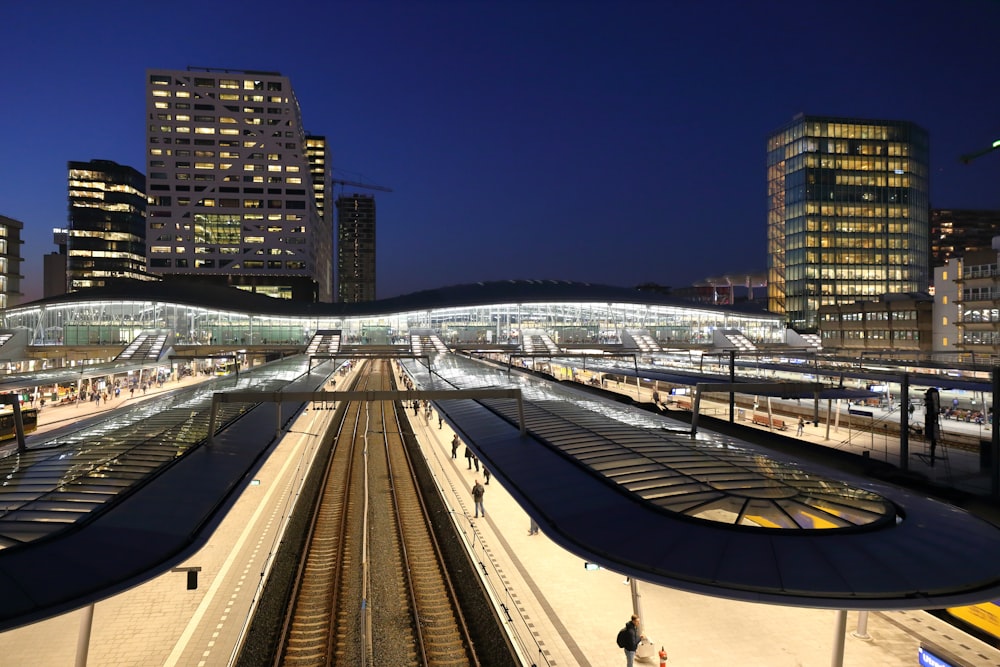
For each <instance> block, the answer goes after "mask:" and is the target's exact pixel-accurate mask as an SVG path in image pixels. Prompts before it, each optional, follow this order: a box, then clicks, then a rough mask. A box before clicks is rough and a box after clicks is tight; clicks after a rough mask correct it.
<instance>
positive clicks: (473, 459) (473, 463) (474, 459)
mask: <svg viewBox="0 0 1000 667" xmlns="http://www.w3.org/2000/svg"><path fill="white" fill-rule="evenodd" d="M472 465H474V466H476V472H479V457H478V456H476V455H475V454H473V455H472Z"/></svg>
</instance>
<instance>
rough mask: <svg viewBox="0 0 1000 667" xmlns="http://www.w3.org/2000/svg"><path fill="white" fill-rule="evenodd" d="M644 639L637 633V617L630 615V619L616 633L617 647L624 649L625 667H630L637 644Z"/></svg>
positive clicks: (643, 636)
mask: <svg viewBox="0 0 1000 667" xmlns="http://www.w3.org/2000/svg"><path fill="white" fill-rule="evenodd" d="M645 638H646V637H645V635H643V634H641V633H640V632H639V617H638V616H636V615H635V614H632V619H631V620H630V621H629V622H628V623H626V624H625V627H624V628H622V629H621V630H619V632H618V646H620V647H621V648H623V649H625V667H632V662H633V661H634V660H635V651H636V649H637V648H639V642H641V641H642V640H643V639H645Z"/></svg>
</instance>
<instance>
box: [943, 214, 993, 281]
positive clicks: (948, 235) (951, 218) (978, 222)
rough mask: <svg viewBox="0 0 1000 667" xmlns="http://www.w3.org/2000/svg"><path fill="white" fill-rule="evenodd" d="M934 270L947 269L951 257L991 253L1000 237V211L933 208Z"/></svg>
mask: <svg viewBox="0 0 1000 667" xmlns="http://www.w3.org/2000/svg"><path fill="white" fill-rule="evenodd" d="M930 224H931V267H932V268H933V267H938V266H945V265H946V264H947V263H948V260H949V259H951V258H952V257H964V256H965V255H966V253H970V252H978V251H980V250H990V249H991V248H992V247H993V245H992V244H993V237H995V236H996V235H997V234H1000V211H989V210H972V209H943V208H935V209H931V217H930Z"/></svg>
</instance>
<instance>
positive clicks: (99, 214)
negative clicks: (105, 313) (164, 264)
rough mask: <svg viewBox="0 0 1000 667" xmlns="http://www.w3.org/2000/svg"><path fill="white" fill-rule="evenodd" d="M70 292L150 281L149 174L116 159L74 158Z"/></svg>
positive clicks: (69, 235)
mask: <svg viewBox="0 0 1000 667" xmlns="http://www.w3.org/2000/svg"><path fill="white" fill-rule="evenodd" d="M68 169H69V179H68V185H69V188H68V190H69V227H68V228H67V229H66V291H68V292H75V291H77V290H81V289H86V288H88V287H102V286H104V285H106V284H107V282H108V281H109V280H114V279H117V278H128V279H131V280H149V279H151V278H152V276H150V275H149V274H148V273H147V272H146V177H145V176H143V175H142V174H141V173H140V172H138V171H136V170H135V169H133V168H132V167H128V166H125V165H120V164H118V163H117V162H112V161H111V160H91V161H90V162H70V163H69V164H68Z"/></svg>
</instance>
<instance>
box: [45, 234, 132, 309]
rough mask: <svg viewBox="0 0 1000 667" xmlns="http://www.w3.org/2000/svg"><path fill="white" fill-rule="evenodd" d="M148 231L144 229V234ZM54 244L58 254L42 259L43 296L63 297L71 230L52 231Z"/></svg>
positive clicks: (51, 254)
mask: <svg viewBox="0 0 1000 667" xmlns="http://www.w3.org/2000/svg"><path fill="white" fill-rule="evenodd" d="M145 231H146V230H145V229H143V232H145ZM52 242H53V243H55V244H56V248H57V250H56V252H50V253H48V254H46V255H45V256H44V257H42V296H43V297H44V298H46V299H47V298H49V297H52V296H62V295H63V294H65V293H66V283H67V282H68V281H67V280H66V264H67V261H66V256H67V254H68V251H67V250H66V246H67V245H69V230H67V229H66V228H65V227H57V228H55V229H53V230H52Z"/></svg>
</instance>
